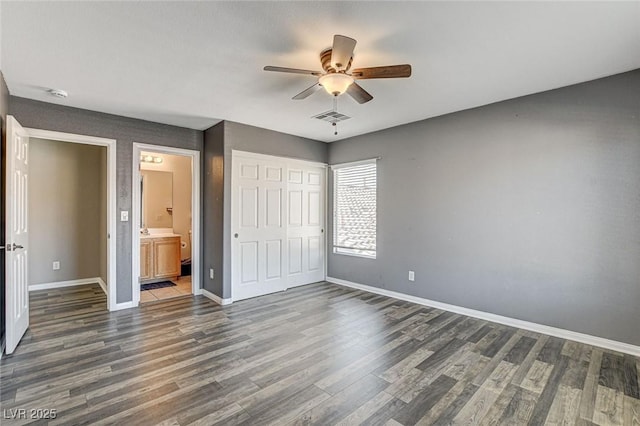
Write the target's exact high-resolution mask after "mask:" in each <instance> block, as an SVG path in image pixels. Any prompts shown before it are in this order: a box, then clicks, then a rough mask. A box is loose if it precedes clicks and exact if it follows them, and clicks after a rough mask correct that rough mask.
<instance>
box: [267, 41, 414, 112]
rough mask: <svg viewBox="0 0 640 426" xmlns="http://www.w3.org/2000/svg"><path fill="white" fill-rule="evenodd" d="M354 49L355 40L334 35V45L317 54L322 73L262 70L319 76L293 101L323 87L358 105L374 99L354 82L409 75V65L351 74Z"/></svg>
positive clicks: (332, 93) (352, 71)
mask: <svg viewBox="0 0 640 426" xmlns="http://www.w3.org/2000/svg"><path fill="white" fill-rule="evenodd" d="M355 47H356V41H355V40H354V39H352V38H349V37H345V36H343V35H338V34H336V35H334V36H333V46H332V47H330V48H327V49H325V50H323V51H322V52H321V53H320V63H321V64H322V69H324V72H322V71H310V70H302V69H297V68H284V67H272V66H266V67H264V70H265V71H277V72H287V73H293V74H307V75H312V76H314V77H318V82H317V83H315V84H314V85H313V86H311V87H309V88H308V89H305V90H303V91H302V92H300V93H298V94H297V95H295V96H294V97H293V99H296V100H299V99H305V98H307V97H308V96H310V95H311V94H313V93H315V92H316V91H318V90H320V88H321V87H324V89H325V90H326V91H327V93H329V94H331V95H333V96H339V95H341V94H343V93H347V94H348V95H349V96H351V97H352V98H353V99H354V100H355V101H356V102H358V103H360V104H363V103H365V102H369V101H370V100H371V99H373V96H371V94H369V92H367V91H366V90H364V89H363V88H362V87H361V86H360V85H359V84H358V83H356V82H355V80H366V79H371V78H405V77H410V76H411V65H409V64H402V65H388V66H382V67H369V68H355V69H353V70H351V71H350V68H351V62H352V60H353V49H354V48H355ZM349 71H350V72H349Z"/></svg>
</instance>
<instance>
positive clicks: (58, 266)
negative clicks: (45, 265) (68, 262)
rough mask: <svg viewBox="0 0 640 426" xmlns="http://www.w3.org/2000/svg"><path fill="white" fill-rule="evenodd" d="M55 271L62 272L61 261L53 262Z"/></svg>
mask: <svg viewBox="0 0 640 426" xmlns="http://www.w3.org/2000/svg"><path fill="white" fill-rule="evenodd" d="M53 270H54V271H59V270H60V261H59V260H56V261H54V262H53Z"/></svg>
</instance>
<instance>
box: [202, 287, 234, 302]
mask: <svg viewBox="0 0 640 426" xmlns="http://www.w3.org/2000/svg"><path fill="white" fill-rule="evenodd" d="M202 295H203V296H204V297H206V298H207V299H211V300H213V301H214V302H216V303H217V304H218V305H230V304H231V302H232V300H231V299H223V298H222V297H220V296H218V295H216V294H213V293H211V292H210V291H208V290H205V289H204V288H203V289H202Z"/></svg>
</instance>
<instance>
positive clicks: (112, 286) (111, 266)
mask: <svg viewBox="0 0 640 426" xmlns="http://www.w3.org/2000/svg"><path fill="white" fill-rule="evenodd" d="M24 129H25V130H26V131H27V133H28V134H29V138H38V139H50V140H53V141H60V142H70V143H77V144H82V145H96V146H104V147H106V148H107V282H106V284H107V309H108V310H109V311H115V310H117V306H116V291H117V288H116V238H117V235H116V216H117V211H116V140H115V139H107V138H100V137H96V136H86V135H78V134H74V133H64V132H56V131H53V130H43V129H33V128H29V127H25V128H24Z"/></svg>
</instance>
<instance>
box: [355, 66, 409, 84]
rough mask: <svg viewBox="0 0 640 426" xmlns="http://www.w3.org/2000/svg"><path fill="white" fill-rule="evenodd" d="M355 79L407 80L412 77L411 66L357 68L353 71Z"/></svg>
mask: <svg viewBox="0 0 640 426" xmlns="http://www.w3.org/2000/svg"><path fill="white" fill-rule="evenodd" d="M351 75H352V76H353V78H357V79H361V80H362V79H366V78H406V77H410V76H411V65H409V64H402V65H388V66H384V67H369V68H356V69H354V70H353V71H352V73H351Z"/></svg>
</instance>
